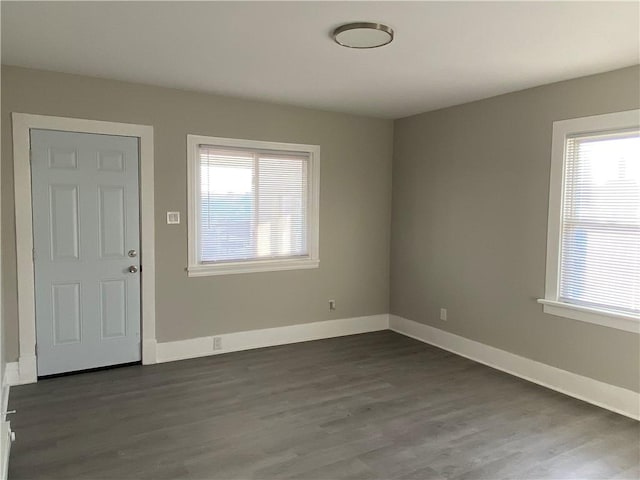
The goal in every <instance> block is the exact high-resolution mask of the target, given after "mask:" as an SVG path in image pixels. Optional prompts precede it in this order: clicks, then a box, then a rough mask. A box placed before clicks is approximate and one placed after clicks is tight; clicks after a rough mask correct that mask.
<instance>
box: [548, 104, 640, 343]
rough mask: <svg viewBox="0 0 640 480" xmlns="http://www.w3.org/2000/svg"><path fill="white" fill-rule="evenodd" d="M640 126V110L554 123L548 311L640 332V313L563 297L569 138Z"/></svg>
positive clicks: (549, 223) (550, 183) (550, 189)
mask: <svg viewBox="0 0 640 480" xmlns="http://www.w3.org/2000/svg"><path fill="white" fill-rule="evenodd" d="M638 127H640V110H627V111H624V112H615V113H607V114H604V115H593V116H589V117H581V118H571V119H568V120H560V121H556V122H553V137H552V143H551V171H550V175H549V216H548V222H547V264H546V275H545V293H544V298H541V299H539V300H538V302H539V303H541V304H542V305H543V311H544V312H545V313H548V314H551V315H556V316H561V317H567V318H571V319H574V320H581V321H584V322H589V323H596V324H598V325H603V326H606V327H611V328H617V329H620V330H625V331H628V332H634V333H640V317H639V316H637V315H633V314H626V313H624V312H612V311H609V310H606V309H601V308H592V307H581V306H577V305H573V304H568V303H566V302H563V301H561V299H560V254H561V252H562V222H563V217H562V211H563V197H564V184H565V163H566V159H565V155H566V149H567V139H568V138H570V137H572V136H575V135H588V134H597V133H602V132H608V131H615V130H626V129H633V128H638Z"/></svg>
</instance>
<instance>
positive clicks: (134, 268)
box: [129, 265, 138, 273]
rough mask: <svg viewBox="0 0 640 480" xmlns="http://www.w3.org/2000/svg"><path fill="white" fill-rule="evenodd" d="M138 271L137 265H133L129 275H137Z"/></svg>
mask: <svg viewBox="0 0 640 480" xmlns="http://www.w3.org/2000/svg"><path fill="white" fill-rule="evenodd" d="M137 271H138V267H136V266H135V265H131V266H130V267H129V273H136V272H137Z"/></svg>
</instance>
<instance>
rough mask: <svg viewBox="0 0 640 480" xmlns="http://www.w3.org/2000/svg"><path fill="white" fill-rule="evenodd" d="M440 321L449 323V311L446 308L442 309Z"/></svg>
mask: <svg viewBox="0 0 640 480" xmlns="http://www.w3.org/2000/svg"><path fill="white" fill-rule="evenodd" d="M440 320H443V321H445V322H446V321H447V309H446V308H441V309H440Z"/></svg>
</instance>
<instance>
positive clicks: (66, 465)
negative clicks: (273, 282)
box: [9, 331, 640, 480]
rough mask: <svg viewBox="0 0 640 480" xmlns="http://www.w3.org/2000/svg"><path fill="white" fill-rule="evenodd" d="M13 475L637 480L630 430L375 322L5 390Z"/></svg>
mask: <svg viewBox="0 0 640 480" xmlns="http://www.w3.org/2000/svg"><path fill="white" fill-rule="evenodd" d="M9 403H10V408H12V409H16V410H17V411H18V412H17V414H16V415H15V416H14V417H13V418H12V426H13V428H14V429H15V431H16V432H17V441H16V443H14V445H13V447H12V450H11V461H10V464H9V478H10V479H12V480H18V479H40V478H41V479H45V478H47V479H54V478H55V479H62V478H64V479H158V480H159V479H276V478H296V479H318V480H319V479H363V480H368V479H403V478H406V479H459V480H463V479H480V478H487V479H542V478H548V479H573V478H602V479H606V478H616V479H625V478H627V479H637V477H638V472H640V425H639V424H638V422H635V421H633V420H631V419H628V418H625V417H622V416H620V415H617V414H614V413H612V412H609V411H606V410H603V409H601V408H598V407H595V406H593V405H589V404H587V403H584V402H581V401H579V400H576V399H573V398H570V397H567V396H565V395H562V394H559V393H557V392H553V391H551V390H547V389H545V388H542V387H540V386H537V385H534V384H531V383H529V382H526V381H523V380H521V379H518V378H515V377H512V376H510V375H507V374H505V373H502V372H499V371H496V370H493V369H491V368H488V367H485V366H483V365H479V364H477V363H474V362H472V361H470V360H467V359H465V358H462V357H458V356H456V355H453V354H451V353H449V352H446V351H443V350H440V349H438V348H435V347H432V346H429V345H425V344H423V343H421V342H418V341H415V340H412V339H410V338H407V337H404V336H402V335H399V334H396V333H393V332H390V331H385V332H376V333H370V334H363V335H353V336H348V337H341V338H335V339H328V340H320V341H316V342H307V343H301V344H294V345H283V346H278V347H272V348H265V349H259V350H252V351H246V352H237V353H231V354H226V355H219V356H212V357H206V358H198V359H193V360H185V361H181V362H173V363H168V364H161V365H152V366H144V367H142V366H131V367H125V368H120V369H114V370H106V371H101V372H93V373H87V374H82V375H75V376H68V377H60V378H54V379H47V380H42V381H40V382H38V383H37V384H35V385H24V386H20V387H14V388H12V389H11V397H10V401H9Z"/></svg>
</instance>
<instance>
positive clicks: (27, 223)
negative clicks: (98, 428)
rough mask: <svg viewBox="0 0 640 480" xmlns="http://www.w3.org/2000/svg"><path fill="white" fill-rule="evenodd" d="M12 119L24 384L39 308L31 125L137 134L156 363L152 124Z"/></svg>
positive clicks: (148, 314) (30, 369)
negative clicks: (32, 197)
mask: <svg viewBox="0 0 640 480" xmlns="http://www.w3.org/2000/svg"><path fill="white" fill-rule="evenodd" d="M11 116H12V120H13V178H14V194H15V216H16V262H17V268H16V270H17V274H18V333H19V338H20V352H19V358H18V371H19V379H20V383H35V382H37V380H38V372H37V352H36V310H35V282H34V263H33V223H32V212H33V210H32V205H31V161H30V157H31V152H30V151H31V139H30V131H31V129H41V130H58V131H63V132H77V133H96V134H102V135H120V136H126V137H136V138H138V139H139V148H140V180H139V184H140V192H139V195H140V251H141V255H140V257H141V261H142V262H141V265H142V275H141V286H140V287H141V288H140V293H141V299H140V300H141V311H140V314H141V330H142V335H141V342H140V343H141V346H142V363H143V364H144V365H149V364H153V363H156V301H155V296H156V293H155V292H156V285H155V283H156V280H155V220H154V175H153V164H154V160H153V158H154V157H153V127H152V126H150V125H135V124H130V123H117V122H105V121H99V120H86V119H79V118H67V117H53V116H48V115H33V114H28V113H17V112H13V113H12V114H11Z"/></svg>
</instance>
